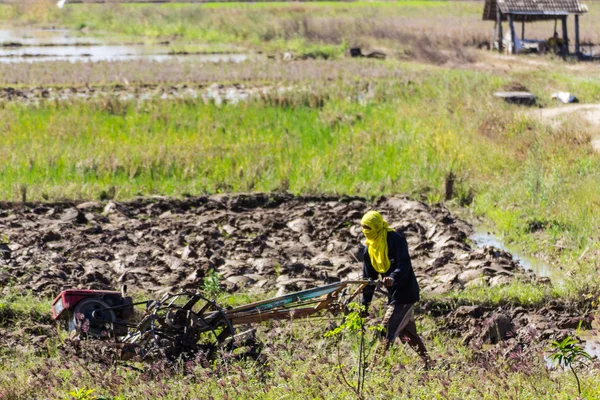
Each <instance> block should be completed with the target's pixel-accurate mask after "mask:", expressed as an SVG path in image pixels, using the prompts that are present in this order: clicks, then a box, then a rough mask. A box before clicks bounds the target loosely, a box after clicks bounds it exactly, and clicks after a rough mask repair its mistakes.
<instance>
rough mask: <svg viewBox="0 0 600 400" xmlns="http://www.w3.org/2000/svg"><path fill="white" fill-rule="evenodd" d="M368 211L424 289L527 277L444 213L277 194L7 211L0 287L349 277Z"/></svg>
mask: <svg viewBox="0 0 600 400" xmlns="http://www.w3.org/2000/svg"><path fill="white" fill-rule="evenodd" d="M371 207H373V208H376V209H378V210H380V211H381V212H382V213H383V214H384V215H385V216H386V218H387V219H388V221H389V223H390V225H391V226H392V227H393V228H395V229H396V230H397V231H398V232H401V233H403V234H404V235H405V236H406V238H407V240H408V243H409V245H410V251H411V254H412V257H413V264H414V267H415V270H416V273H417V276H418V278H419V280H420V282H421V286H422V287H423V289H424V291H426V292H432V293H445V292H447V291H449V290H450V289H452V288H457V287H459V288H460V287H463V286H471V285H490V286H495V285H502V284H505V283H508V282H510V281H511V280H512V279H515V278H520V279H522V280H528V279H531V277H529V276H527V274H526V273H525V271H524V270H522V268H521V267H520V266H519V265H518V264H517V263H516V262H515V261H513V260H512V257H511V255H509V254H508V253H505V252H503V251H501V250H497V249H494V248H482V249H477V248H472V247H471V246H470V245H469V242H468V240H467V236H468V234H469V233H470V231H471V227H470V226H469V225H468V224H467V223H465V222H464V221H461V220H459V219H457V218H455V217H453V216H452V215H451V214H450V212H449V211H448V210H447V209H445V208H443V207H441V206H439V207H433V208H431V207H429V206H427V205H425V204H423V203H420V202H416V201H411V200H408V199H406V198H400V197H398V198H396V197H392V198H387V199H385V198H384V199H380V200H378V201H377V202H375V203H374V204H369V203H368V202H367V201H365V200H363V199H359V198H327V197H315V198H307V197H293V196H291V195H284V194H282V195H248V196H245V195H238V196H225V195H223V196H211V197H199V198H192V199H188V200H166V199H160V198H156V199H144V200H138V201H133V202H127V203H117V202H113V201H109V202H107V203H100V202H89V203H83V204H75V203H63V204H31V205H26V206H24V207H20V206H16V205H14V204H13V205H5V206H4V209H3V211H2V212H1V213H0V230H1V231H2V232H3V240H4V242H5V244H4V245H3V249H4V250H3V253H2V254H3V256H2V260H1V261H0V263H1V264H0V265H1V266H2V268H3V270H4V272H3V274H2V278H1V279H2V282H3V283H8V282H13V283H15V284H17V285H22V286H23V287H24V288H25V289H27V290H32V291H34V292H37V293H44V294H56V293H58V292H59V291H60V290H61V289H63V288H66V287H90V288H94V289H108V288H116V287H118V286H120V285H122V284H128V286H129V287H130V288H132V289H138V290H142V291H145V292H160V291H164V290H175V289H178V288H186V289H194V288H199V287H200V285H201V283H202V278H203V277H204V276H205V273H206V272H207V271H208V270H209V269H212V268H214V269H216V270H217V271H218V272H219V273H221V274H222V277H223V279H224V282H225V284H226V285H227V286H228V287H229V288H230V289H232V290H234V289H241V288H255V289H257V288H260V290H264V289H273V288H277V289H280V290H281V291H293V290H300V289H304V288H307V287H311V286H315V285H321V284H325V283H329V282H335V281H338V280H340V279H349V278H356V277H357V276H358V274H359V272H360V269H361V264H360V263H359V258H360V243H361V240H362V237H361V236H362V234H361V232H360V228H359V222H360V218H361V216H362V215H363V214H364V213H365V212H366V211H367V210H369V209H370V208H371Z"/></svg>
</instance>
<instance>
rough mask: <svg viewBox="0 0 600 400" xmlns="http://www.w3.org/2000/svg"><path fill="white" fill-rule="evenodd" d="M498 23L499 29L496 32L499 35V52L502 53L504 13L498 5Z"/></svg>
mask: <svg viewBox="0 0 600 400" xmlns="http://www.w3.org/2000/svg"><path fill="white" fill-rule="evenodd" d="M496 25H497V27H498V31H497V32H496V35H497V37H498V52H499V53H502V13H501V12H500V7H498V6H496Z"/></svg>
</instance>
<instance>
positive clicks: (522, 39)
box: [521, 19, 525, 41]
mask: <svg viewBox="0 0 600 400" xmlns="http://www.w3.org/2000/svg"><path fill="white" fill-rule="evenodd" d="M524 40H525V19H523V21H522V22H521V41H524Z"/></svg>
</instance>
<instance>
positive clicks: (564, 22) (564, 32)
mask: <svg viewBox="0 0 600 400" xmlns="http://www.w3.org/2000/svg"><path fill="white" fill-rule="evenodd" d="M562 35H563V40H564V42H565V56H568V55H569V35H568V34H567V16H566V15H564V16H563V17H562Z"/></svg>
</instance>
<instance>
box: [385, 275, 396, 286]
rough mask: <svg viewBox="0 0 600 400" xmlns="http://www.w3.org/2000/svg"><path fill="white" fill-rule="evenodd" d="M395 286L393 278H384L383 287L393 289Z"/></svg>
mask: <svg viewBox="0 0 600 400" xmlns="http://www.w3.org/2000/svg"><path fill="white" fill-rule="evenodd" d="M393 284H394V278H392V277H391V276H386V277H385V278H383V286H385V287H391V286H392V285H393Z"/></svg>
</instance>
